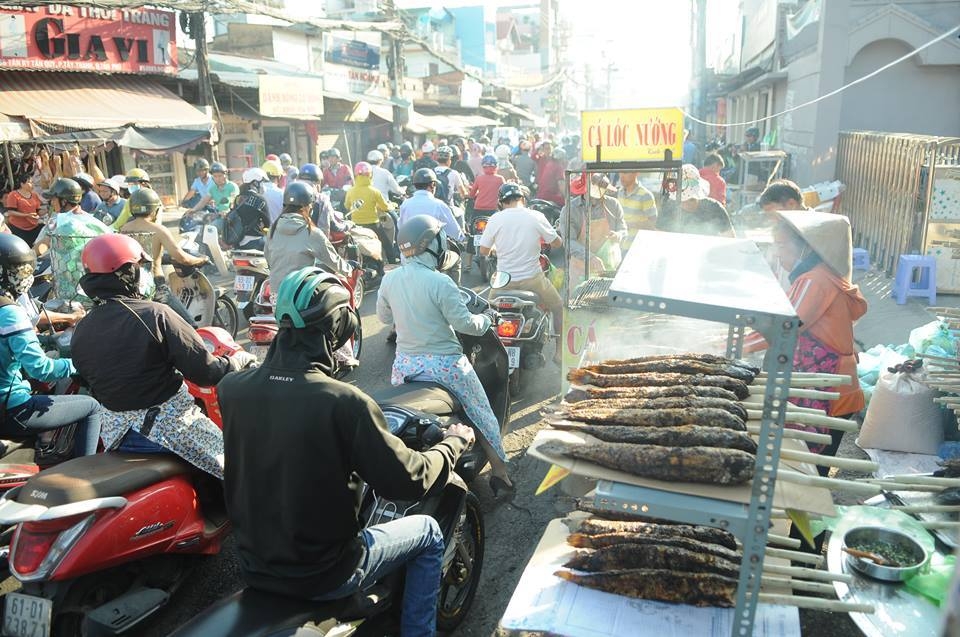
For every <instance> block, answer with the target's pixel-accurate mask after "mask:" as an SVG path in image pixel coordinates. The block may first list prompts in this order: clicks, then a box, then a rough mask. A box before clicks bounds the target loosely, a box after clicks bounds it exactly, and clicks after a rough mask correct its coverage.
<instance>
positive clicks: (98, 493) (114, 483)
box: [16, 451, 196, 507]
mask: <svg viewBox="0 0 960 637" xmlns="http://www.w3.org/2000/svg"><path fill="white" fill-rule="evenodd" d="M193 471H196V469H194V468H193V466H192V465H190V464H189V463H187V462H186V461H184V460H182V459H180V458H179V457H178V456H175V455H174V454H172V453H170V454H166V453H162V454H160V453H151V454H138V453H120V452H115V451H108V452H106V453H98V454H94V455H92V456H83V457H81V458H74V459H72V460H68V461H66V462H63V463H61V464H58V465H56V466H55V467H51V468H50V469H47V470H45V471H42V472H40V473H38V474H37V475H36V476H34V477H33V478H30V480H28V481H27V483H26V484H25V485H24V486H23V488H22V489H21V490H20V493H19V494H17V498H16V499H17V502H20V503H21V504H39V505H42V506H46V507H52V506H59V505H61V504H69V503H71V502H81V501H83V500H92V499H94V498H106V497H110V496H117V495H126V494H128V493H130V492H132V491H137V490H138V489H142V488H144V487H146V486H149V485H151V484H154V483H156V482H160V481H161V480H166V479H167V478H171V477H173V476H176V475H181V474H186V473H191V472H193ZM38 496H39V497H38Z"/></svg>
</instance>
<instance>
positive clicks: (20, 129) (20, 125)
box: [0, 113, 30, 142]
mask: <svg viewBox="0 0 960 637" xmlns="http://www.w3.org/2000/svg"><path fill="white" fill-rule="evenodd" d="M29 140H30V125H29V124H27V123H26V122H25V121H23V120H22V119H19V118H14V117H7V116H6V115H4V114H3V113H0V142H25V141H29Z"/></svg>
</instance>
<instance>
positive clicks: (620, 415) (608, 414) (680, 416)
mask: <svg viewBox="0 0 960 637" xmlns="http://www.w3.org/2000/svg"><path fill="white" fill-rule="evenodd" d="M572 417H573V418H575V419H576V420H577V421H580V422H589V423H594V424H598V425H634V426H637V427H679V426H681V425H700V426H701V427H720V428H723V429H729V430H731V431H746V430H747V425H746V423H745V422H744V421H742V420H740V419H739V418H737V417H736V416H734V415H733V414H731V413H730V412H728V411H724V410H723V409H712V408H702V409H617V408H616V407H597V408H595V409H582V410H578V411H577V412H576V414H575V416H572ZM548 422H550V419H548Z"/></svg>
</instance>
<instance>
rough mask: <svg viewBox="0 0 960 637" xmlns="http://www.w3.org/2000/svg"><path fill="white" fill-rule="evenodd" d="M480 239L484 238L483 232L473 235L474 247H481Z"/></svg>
mask: <svg viewBox="0 0 960 637" xmlns="http://www.w3.org/2000/svg"><path fill="white" fill-rule="evenodd" d="M480 239H483V235H482V234H475V235H473V247H474V248H478V247H480Z"/></svg>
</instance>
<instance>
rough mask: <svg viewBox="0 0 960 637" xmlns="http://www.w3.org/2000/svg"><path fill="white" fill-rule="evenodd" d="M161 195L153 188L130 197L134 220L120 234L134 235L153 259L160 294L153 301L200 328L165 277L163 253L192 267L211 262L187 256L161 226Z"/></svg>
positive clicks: (168, 232) (153, 271)
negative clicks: (158, 218) (159, 213)
mask: <svg viewBox="0 0 960 637" xmlns="http://www.w3.org/2000/svg"><path fill="white" fill-rule="evenodd" d="M160 205H161V204H160V196H159V195H157V193H156V192H154V191H153V190H150V189H149V188H143V189H141V190H138V191H136V192H135V193H133V194H132V195H130V214H131V215H132V216H131V219H130V221H128V222H127V223H125V224H124V225H123V227H122V228H120V232H121V233H122V234H125V235H129V236H132V237H133V238H134V239H136V241H137V242H138V243H139V244H140V245H141V247H143V250H144V252H146V253H147V254H149V255H150V258H151V259H152V260H153V265H152V269H151V272H152V274H153V279H154V282H155V283H156V292H154V293H153V300H154V301H156V302H157V303H163V304H164V305H169V306H170V308H171V309H173V311H174V312H176V313H177V314H179V315H180V317H181V318H182V319H183V320H185V321H186V322H187V323H189V324H190V325H191V326H192V327H196V325H195V324H194V321H193V317H192V316H190V313H189V312H188V311H187V308H186V307H184V305H183V303H181V302H180V299H179V298H178V297H177V295H176V294H174V293H173V292H172V291H171V290H170V286H169V285H167V281H166V279H165V277H164V275H163V268H162V265H161V264H162V260H163V251H164V250H166V251H167V254H169V255H170V258H171V259H172V260H173V261H174V262H176V263H182V264H183V265H188V266H200V265H203V264H204V263H206V262H207V258H206V257H195V256H193V255H191V254H187V253H186V252H184V251H183V249H182V248H181V247H180V246H179V245H178V244H177V241H176V239H174V238H173V234H172V233H171V232H170V231H169V230H167V228H166V227H165V226H164V225H163V224H161V223H157V213H158V212H159V211H160Z"/></svg>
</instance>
